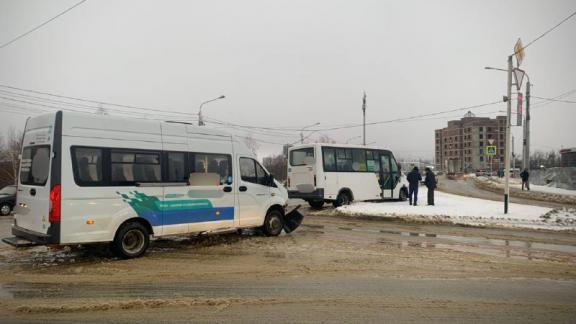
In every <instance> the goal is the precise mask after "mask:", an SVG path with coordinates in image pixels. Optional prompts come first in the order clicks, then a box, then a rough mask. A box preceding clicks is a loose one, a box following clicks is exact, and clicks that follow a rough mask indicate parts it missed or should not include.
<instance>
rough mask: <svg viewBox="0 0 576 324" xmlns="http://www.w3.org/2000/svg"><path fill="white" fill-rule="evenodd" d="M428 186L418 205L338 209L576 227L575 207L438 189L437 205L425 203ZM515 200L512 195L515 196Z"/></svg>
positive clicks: (354, 212)
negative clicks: (522, 202) (506, 200)
mask: <svg viewBox="0 0 576 324" xmlns="http://www.w3.org/2000/svg"><path fill="white" fill-rule="evenodd" d="M426 194H427V190H426V188H424V187H423V188H420V191H419V195H418V197H419V205H418V206H410V205H409V204H408V202H407V201H403V202H382V203H367V202H365V203H354V204H352V205H349V206H342V207H339V208H338V209H337V210H336V211H337V213H340V214H344V215H350V216H376V217H385V218H399V219H404V220H411V221H423V222H434V223H440V222H443V223H453V224H461V225H472V226H496V227H521V228H533V229H549V230H576V209H574V208H570V209H562V210H557V209H551V208H545V207H537V206H529V205H520V204H514V203H511V204H510V206H509V210H508V214H504V203H503V202H498V201H492V200H484V199H477V198H469V197H464V196H458V195H451V194H447V193H443V192H438V191H437V192H436V194H435V203H436V205H435V206H426ZM512 201H513V199H512Z"/></svg>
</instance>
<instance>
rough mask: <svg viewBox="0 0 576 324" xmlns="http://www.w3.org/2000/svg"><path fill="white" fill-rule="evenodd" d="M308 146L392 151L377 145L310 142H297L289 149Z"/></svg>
mask: <svg viewBox="0 0 576 324" xmlns="http://www.w3.org/2000/svg"><path fill="white" fill-rule="evenodd" d="M306 147H337V148H358V149H367V150H378V151H388V152H390V150H389V149H385V148H381V147H376V146H364V145H359V144H338V143H309V144H297V145H294V146H291V147H290V148H289V149H288V150H289V151H291V150H297V149H300V148H306Z"/></svg>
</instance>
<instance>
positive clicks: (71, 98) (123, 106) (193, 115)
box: [0, 84, 197, 117]
mask: <svg viewBox="0 0 576 324" xmlns="http://www.w3.org/2000/svg"><path fill="white" fill-rule="evenodd" d="M0 87H2V88H8V89H13V90H19V91H25V92H31V93H36V94H41V95H45V96H52V97H57V98H63V99H70V100H77V101H82V102H89V103H93V104H101V105H106V106H114V107H122V108H127V109H137V110H144V111H152V112H161V113H170V114H175V115H182V116H189V117H196V116H197V115H196V114H191V113H184V112H179V111H169V110H162V109H155V108H144V107H138V106H129V105H123V104H115V103H111V102H105V101H98V100H91V99H83V98H78V97H70V96H63V95H59V94H55V93H49V92H42V91H37V90H30V89H23V88H18V87H14V86H9V85H4V84H0Z"/></svg>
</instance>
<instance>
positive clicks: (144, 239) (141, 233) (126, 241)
mask: <svg viewBox="0 0 576 324" xmlns="http://www.w3.org/2000/svg"><path fill="white" fill-rule="evenodd" d="M149 245H150V233H148V230H147V229H146V227H144V225H142V224H141V223H139V222H129V223H126V224H124V225H122V226H121V227H120V228H119V229H118V231H117V232H116V236H115V237H114V241H112V246H111V247H112V252H114V254H115V255H116V256H118V257H119V258H122V259H131V258H137V257H139V256H142V255H143V254H144V253H145V252H146V250H147V249H148V246H149Z"/></svg>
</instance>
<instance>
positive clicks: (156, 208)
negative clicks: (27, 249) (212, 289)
mask: <svg viewBox="0 0 576 324" xmlns="http://www.w3.org/2000/svg"><path fill="white" fill-rule="evenodd" d="M18 180H19V181H18V191H17V199H16V206H15V213H14V224H13V225H12V234H14V235H15V237H11V238H5V239H4V241H5V242H7V243H10V244H12V245H15V246H20V245H29V244H47V245H84V244H93V243H104V242H109V243H110V245H111V248H112V251H113V252H115V254H117V255H118V256H120V257H123V258H131V257H137V256H140V255H142V254H143V253H144V252H145V251H146V249H147V248H148V245H149V240H150V236H154V237H160V236H166V235H175V234H186V233H206V232H220V231H228V230H235V229H242V228H260V229H261V230H262V232H263V233H264V234H265V235H268V236H276V235H279V234H280V232H281V231H282V229H284V230H285V232H287V233H289V232H291V231H293V230H294V229H295V228H296V227H298V225H299V224H300V222H301V221H302V215H301V214H299V213H298V212H297V211H294V212H292V213H289V214H288V215H287V214H285V207H286V201H287V199H288V194H287V192H286V189H285V188H284V187H283V186H282V185H281V184H279V183H278V182H277V181H276V180H274V178H273V177H272V176H271V175H270V174H269V173H268V172H267V171H266V169H265V168H264V167H262V165H261V164H260V163H259V162H258V161H257V160H256V158H255V156H254V154H252V153H251V152H250V150H249V149H248V148H247V147H246V145H244V144H243V142H242V141H239V140H237V139H236V138H235V137H234V136H231V135H229V134H226V133H223V132H221V131H216V130H212V129H210V128H207V127H196V126H192V125H190V124H182V123H170V122H160V121H152V120H142V119H140V120H135V119H128V118H117V117H112V116H106V115H93V114H82V113H73V112H62V111H59V112H56V113H50V114H45V115H40V116H37V117H33V118H29V119H28V120H27V122H26V127H25V131H24V138H23V143H22V156H21V163H20V173H19V179H18Z"/></svg>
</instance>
